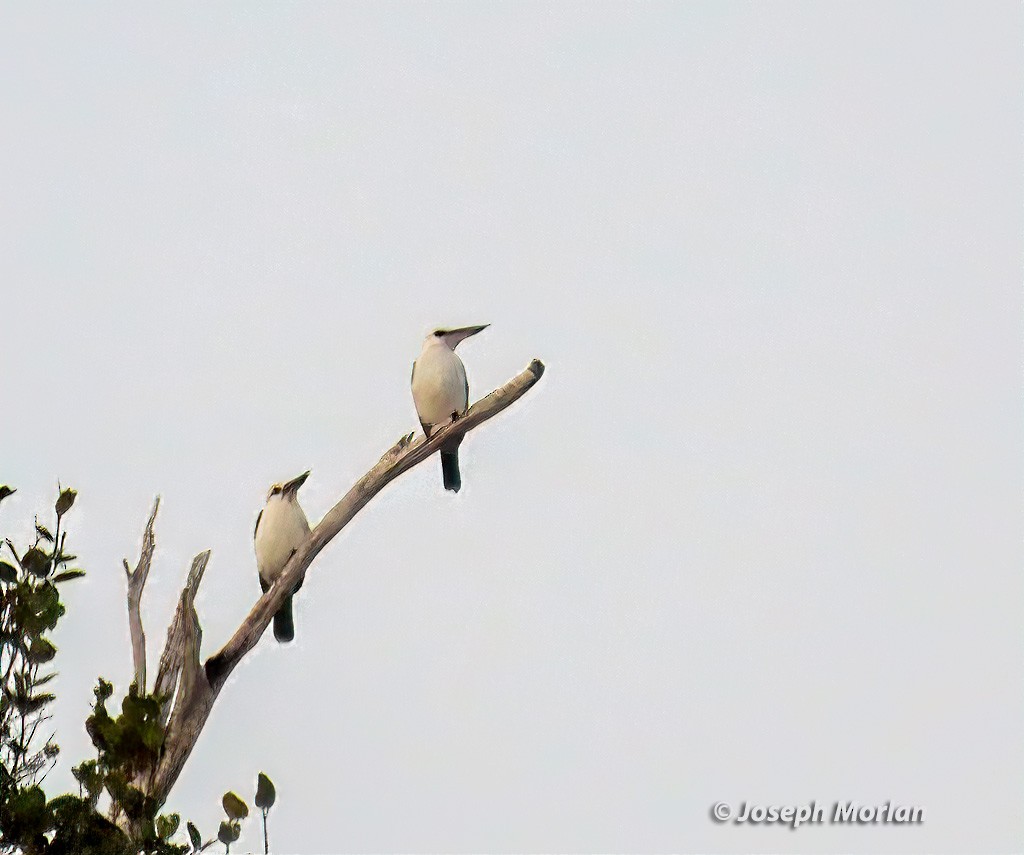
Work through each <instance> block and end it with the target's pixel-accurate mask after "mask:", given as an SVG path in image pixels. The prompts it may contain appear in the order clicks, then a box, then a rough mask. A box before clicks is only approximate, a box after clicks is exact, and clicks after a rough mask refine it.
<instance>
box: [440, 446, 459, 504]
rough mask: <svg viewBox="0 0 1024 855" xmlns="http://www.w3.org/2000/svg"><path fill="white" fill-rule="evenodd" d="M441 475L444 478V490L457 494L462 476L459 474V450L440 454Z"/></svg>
mask: <svg viewBox="0 0 1024 855" xmlns="http://www.w3.org/2000/svg"><path fill="white" fill-rule="evenodd" d="M441 474H442V475H443V476H444V488H445V489H446V490H451V491H452V492H453V493H458V492H459V488H461V487H462V476H461V475H460V474H459V450H458V449H455V451H442V452H441Z"/></svg>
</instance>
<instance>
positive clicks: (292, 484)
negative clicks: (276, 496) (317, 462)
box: [281, 469, 309, 496]
mask: <svg viewBox="0 0 1024 855" xmlns="http://www.w3.org/2000/svg"><path fill="white" fill-rule="evenodd" d="M308 477H309V470H308V469H307V470H306V471H305V472H303V473H302V474H301V475H300V476H299V477H298V478H292V480H291V481H289V482H288V483H287V484H285V485H284V486H283V487H282V488H281V492H282V493H284V494H285V495H286V496H287V495H289V494H291V493H294V492H295V491H296V490H298V489H299V487H301V486H302V485H303V484H305V483H306V479H307V478H308Z"/></svg>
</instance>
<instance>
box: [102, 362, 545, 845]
mask: <svg viewBox="0 0 1024 855" xmlns="http://www.w3.org/2000/svg"><path fill="white" fill-rule="evenodd" d="M543 373H544V365H543V364H542V363H541V362H540V361H539V360H536V359H535V360H534V361H533V362H531V363H530V365H529V366H528V367H527V368H526V370H524V371H523V372H522V373H520V374H519V375H517V376H516V377H514V378H513V379H512V380H510V381H509V382H508V383H506V384H505V385H504V386H502V387H501V388H499V389H496V390H495V391H493V392H491V394H489V395H488V396H487V397H485V398H483V399H482V400H480V401H478V402H477V403H476V404H474V405H473V406H472V407H471V408H470V409H469V411H468V412H466V414H465V415H463V416H462V417H461V418H459V419H458V420H457V421H455V422H454V423H452V424H451V425H449V426H447V427H445V428H443V429H442V430H440V431H438V432H437V433H435V434H434V435H433V436H432V437H431V438H430V439H426V438H425V437H423V436H420V437H418V438H414V437H415V433H410V434H407V435H406V436H403V437H402V438H401V439H400V440H398V442H396V443H395V445H394V446H392V447H391V448H390V449H389V450H388V451H387V452H386V453H385V454H384V456H383V457H381V459H380V460H379V461H378V462H377V464H376V465H375V466H373V468H372V469H370V471H369V472H367V473H366V474H365V475H364V476H363V477H362V478H360V479H359V480H358V481H357V482H356V483H355V484H354V485H353V487H352V488H351V489H350V490H349V491H348V492H347V493H346V494H345V495H344V496H343V497H342V498H341V499H340V500H339V501H338V503H337V504H336V505H335V506H334V507H333V508H331V510H330V511H328V512H327V515H326V516H324V518H323V519H322V520H321V521H320V522H319V523H318V524H317V525H316V527H315V528H313V530H312V531H311V532H310V535H309V537H308V538H307V539H306V542H305V543H304V544H303V545H302V546H301V547H300V548H299V549H298V550H297V551H296V552H295V554H294V555H293V556H292V557H291V560H290V561H289V562H288V564H287V566H286V567H285V569H284V571H283V572H282V573H281V575H280V577H278V579H277V580H276V581H275V582H274V584H273V585H272V586H271V587H270V589H269V590H268V591H267V592H266V593H265V594H263V596H262V597H260V598H259V600H257V601H256V604H255V605H254V606H253V607H252V610H251V611H250V612H249V614H248V616H247V617H246V618H245V620H243V621H242V623H241V625H240V626H239V627H238V629H236V630H235V632H234V634H233V635H232V636H231V638H230V639H229V640H228V642H227V644H225V645H224V646H223V647H222V648H221V649H220V650H219V651H218V652H217V653H215V654H214V655H213V656H211V657H210V658H209V659H207V660H206V663H205V665H204V664H202V663H200V657H199V650H200V642H201V640H202V634H203V633H202V629H201V627H200V625H199V616H198V615H197V614H196V610H195V597H196V592H197V591H198V589H199V583H200V582H201V581H202V577H203V572H204V571H205V570H206V565H207V562H208V561H209V559H210V552H209V551H206V552H202V553H200V554H199V555H197V556H196V557H195V559H194V560H193V562H192V568H191V569H190V570H189V574H188V577H187V579H186V581H185V587H184V588H183V590H182V592H181V596H180V598H179V600H178V607H177V610H176V611H175V614H174V618H173V619H172V621H171V625H170V627H169V628H168V630H167V640H166V641H165V643H164V649H163V652H162V654H161V656H160V664H159V667H158V669H157V675H156V680H155V681H154V685H153V692H154V693H155V694H158V695H161V696H163V697H165V698H166V700H165V702H164V704H163V707H162V709H161V722H162V723H164V724H165V726H166V733H165V737H164V746H163V750H162V751H161V753H160V758H159V759H158V760H157V761H156V763H155V764H154V766H153V767H152V768H151V769H149V770H148V771H147V773H145V774H143V775H141V776H140V777H139V778H138V779H137V781H136V783H137V784H138V786H139V788H140V789H141V790H142V791H143V792H144V793H145V794H146V795H149V796H152V797H153V798H154V799H155V800H156V803H157V804H158V805H161V806H162V805H163V804H164V802H166V800H167V796H168V794H169V793H170V791H171V788H172V787H173V786H174V784H175V782H176V781H177V780H178V776H179V775H180V774H181V770H182V769H183V768H184V766H185V762H186V761H187V760H188V757H189V754H191V752H192V749H193V748H194V747H195V744H196V741H197V740H198V739H199V734H200V733H202V730H203V727H204V726H205V724H206V720H207V719H208V718H209V716H210V712H211V711H212V710H213V705H214V703H215V702H216V700H217V696H218V695H219V694H220V691H221V689H222V688H224V683H225V681H226V680H227V678H228V675H230V674H231V672H232V671H233V670H234V669H235V667H236V666H237V665H238V663H239V662H241V660H242V658H243V657H244V656H245V655H246V654H247V653H248V652H249V651H250V650H252V649H253V647H255V646H256V642H258V641H259V639H260V637H261V636H262V635H263V632H264V631H265V630H266V628H267V626H268V624H269V623H270V621H271V619H272V618H273V616H274V613H275V612H277V610H278V609H279V608H280V607H281V605H282V604H283V602H284V600H285V598H286V597H287V596H288V594H289V593H290V592H291V591H292V590H293V589H294V588H295V585H296V584H297V583H298V582H299V580H300V579H302V578H304V576H305V574H306V571H307V569H308V568H309V566H310V564H311V563H312V562H313V559H314V558H316V556H317V555H318V554H319V553H320V550H322V549H323V548H324V547H325V546H326V545H327V544H328V543H330V542H331V540H333V539H334V537H335V536H337V534H338V533H339V532H340V531H341V530H342V529H343V528H344V527H345V526H346V525H348V523H349V522H351V520H352V518H353V517H354V516H355V515H356V514H357V513H359V511H360V510H361V509H362V508H363V507H364V506H365V505H366V504H367V503H368V502H369V501H370V500H371V499H372V498H373V497H374V496H376V495H377V494H378V493H379V492H380V491H381V490H382V489H384V487H386V486H387V485H388V484H389V483H391V481H393V480H394V479H395V478H397V477H398V476H399V475H401V474H402V473H404V472H407V471H408V470H409V469H412V467H413V466H416V465H417V464H419V463H422V462H423V461H424V460H426V459H427V458H428V457H430V456H431V455H433V454H434V452H436V451H437V450H438V449H439V448H440V447H441V445H442V444H444V442H445V441H446V440H448V439H450V438H452V437H454V436H461V435H463V434H466V433H468V432H469V431H471V430H473V429H474V428H476V427H479V426H480V425H481V424H483V423H484V422H485V421H487V420H488V419H490V418H492V417H493V416H496V415H497V414H498V413H500V412H501V411H502V410H504V409H505V408H506V407H508V406H510V405H511V404H513V403H515V402H516V401H517V400H519V398H521V397H522V396H523V395H525V394H526V392H527V391H529V390H530V388H531V387H532V386H533V385H534V384H535V383H536V382H537V381H538V380H539V379H540V377H541V375H542V374H543ZM158 506H159V499H158V500H157V502H156V504H154V506H153V512H152V514H151V515H150V517H149V521H148V523H147V525H146V530H145V533H144V535H143V547H142V555H141V557H140V559H139V564H138V565H137V567H136V570H135V571H134V572H132V571H131V570H130V569H129V567H128V563H127V562H125V572H126V573H127V575H128V614H129V625H130V628H131V638H132V660H133V664H134V676H135V682H136V683H137V684H138V688H139V691H140V692H145V691H146V690H147V688H146V639H145V634H144V633H143V630H142V617H141V602H142V590H143V587H144V586H145V584H146V578H147V576H148V573H149V565H150V562H151V560H152V556H153V549H154V544H155V539H154V535H153V524H154V521H155V518H156V512H157V508H158ZM120 821H121V822H122V823H123V822H124V821H123V817H122V818H121V820H120ZM123 827H124V828H125V830H126V831H128V832H129V833H131V829H130V828H128V827H127V825H123Z"/></svg>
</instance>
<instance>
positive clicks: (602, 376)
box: [0, 2, 1024, 853]
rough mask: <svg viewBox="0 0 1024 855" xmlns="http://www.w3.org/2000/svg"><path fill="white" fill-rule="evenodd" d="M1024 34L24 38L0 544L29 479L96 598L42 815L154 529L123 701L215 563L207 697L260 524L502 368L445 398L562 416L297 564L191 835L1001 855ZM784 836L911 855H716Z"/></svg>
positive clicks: (176, 29)
mask: <svg viewBox="0 0 1024 855" xmlns="http://www.w3.org/2000/svg"><path fill="white" fill-rule="evenodd" d="M1021 23H1022V22H1021V11H1020V7H1019V4H1016V3H1008V2H1007V3H987V4H973V3H972V4H968V3H961V4H950V3H946V4H938V3H909V4H908V3H904V4H893V3H885V4H883V3H874V4H864V3H827V4H826V3H820V4H815V3H771V4H761V3H750V4H745V3H731V4H729V3H706V4H685V5H684V4H678V3H677V4H610V3H588V4H579V5H576V4H559V5H550V6H544V5H539V4H487V5H484V4H468V3H467V4H459V3H448V4H429V5H428V4H411V3H402V4H341V3H325V4H315V3H303V4H274V5H271V4H261V5H243V4H239V3H231V4H227V3H225V4H176V5H175V6H174V7H173V8H172V7H169V6H163V7H161V6H154V5H152V4H149V5H146V6H138V5H129V4H100V3H95V4H87V5H81V4H80V5H72V4H51V5H39V4H32V5H29V4H17V5H15V4H6V5H4V7H3V9H2V26H0V73H2V76H3V79H4V81H5V85H4V86H3V88H2V90H0V107H2V116H3V130H2V131H0V186H2V188H3V191H2V194H0V218H2V228H0V264H2V283H3V284H2V286H0V287H2V293H3V299H2V302H0V316H2V319H3V321H2V323H3V327H2V329H3V333H2V336H3V337H2V342H3V358H2V362H0V391H2V394H3V400H4V405H5V412H6V415H5V417H4V418H3V419H2V420H0V481H5V482H8V483H11V484H13V485H15V486H17V487H18V488H19V492H18V493H17V495H16V496H15V497H14V498H13V499H12V500H10V501H8V502H5V503H4V506H3V510H2V515H0V526H2V527H3V530H4V531H5V532H7V533H10V534H14V535H21V536H27V534H28V530H29V528H30V526H31V515H32V513H33V512H34V511H37V510H42V509H45V508H47V507H48V506H49V505H50V503H51V501H52V499H53V498H54V496H55V486H56V481H57V479H58V478H60V479H61V481H62V483H64V484H70V485H73V486H75V487H77V488H78V489H79V491H80V493H81V495H80V499H79V502H78V504H77V505H76V507H75V510H74V513H73V516H72V517H71V518H70V523H71V525H72V528H73V534H72V537H73V540H74V543H75V546H76V547H77V549H76V551H77V552H78V554H79V555H80V556H81V565H82V566H83V567H85V568H86V569H87V570H88V572H89V576H88V578H87V579H86V580H84V581H82V582H78V583H75V586H74V587H73V588H69V589H68V600H69V606H70V611H69V615H68V617H67V618H66V619H65V621H64V624H63V625H62V627H61V630H60V633H59V636H58V639H57V640H58V642H59V644H60V647H61V675H60V678H59V681H58V682H57V688H58V691H59V698H60V700H59V705H58V708H57V711H56V725H57V727H58V730H59V734H60V742H61V744H62V746H63V747H64V752H65V753H64V762H63V763H62V765H61V767H60V769H59V771H58V772H56V773H54V775H53V776H52V777H51V778H50V780H49V784H50V785H51V787H52V788H58V787H69V786H70V785H71V777H70V772H69V770H70V766H71V765H72V764H73V763H74V762H78V761H79V760H81V759H83V758H84V757H85V756H86V755H87V754H88V753H89V744H88V740H87V737H86V735H85V733H84V729H83V727H82V722H83V720H84V718H85V715H86V712H87V708H88V703H89V701H90V700H91V695H90V689H91V686H92V685H94V683H95V680H96V677H97V675H100V674H102V675H104V676H106V677H109V678H112V679H114V680H115V682H116V683H117V685H118V687H119V690H123V688H124V687H125V684H126V681H127V680H128V678H129V671H130V656H129V650H128V645H127V632H128V630H127V620H126V616H125V609H124V602H123V599H124V578H123V572H122V570H121V566H120V562H121V558H122V557H125V556H127V557H129V558H130V559H132V560H133V561H134V559H135V557H136V556H137V554H138V547H139V540H140V534H141V531H142V527H143V523H144V521H145V518H146V515H147V512H148V510H149V507H150V504H151V502H152V499H153V496H154V495H155V494H157V493H159V494H160V495H161V496H162V497H163V500H164V504H163V508H162V511H161V515H160V518H159V523H158V527H157V537H158V552H157V558H156V561H155V565H154V570H153V574H152V576H151V578H150V583H149V587H148V589H147V600H146V603H145V612H144V614H145V618H146V620H147V625H148V632H149V638H150V655H151V659H155V656H156V655H157V652H158V645H159V644H160V643H162V640H163V635H164V631H165V627H166V620H167V618H168V616H169V614H170V612H171V610H172V608H173V604H174V600H175V597H176V595H177V591H178V589H179V586H180V584H181V581H182V579H183V577H184V574H185V571H186V569H187V566H188V562H189V560H190V558H191V557H192V555H194V554H195V553H196V552H198V551H200V550H202V549H205V548H212V550H213V558H212V562H211V564H210V567H209V570H208V572H207V577H206V581H205V582H204V586H203V590H202V593H201V595H200V598H199V604H198V608H199V614H200V618H201V620H202V623H203V627H204V631H205V635H204V652H205V653H209V652H212V651H213V650H215V649H217V648H218V647H219V646H220V645H221V644H222V643H223V642H224V641H225V640H226V638H227V637H228V635H229V634H230V632H231V631H232V629H233V628H234V627H235V625H237V623H238V622H239V621H240V620H241V619H242V617H243V616H244V615H245V614H246V612H247V611H248V609H249V608H250V606H251V605H252V603H253V601H254V600H255V598H256V597H257V596H258V594H259V586H258V583H257V577H256V569H255V564H254V558H253V554H252V528H253V523H254V520H255V517H256V513H257V511H258V510H259V508H260V505H261V502H262V499H263V496H264V494H265V491H266V489H267V486H268V485H269V484H270V483H272V482H273V481H276V480H281V479H284V478H288V477H291V476H293V475H295V474H297V473H298V472H301V471H302V470H303V469H305V468H311V469H312V470H313V475H312V477H311V478H310V480H309V482H308V483H307V485H306V486H305V487H304V488H303V491H302V499H303V502H304V505H305V507H306V510H307V512H308V513H309V515H310V517H311V518H313V519H318V518H319V516H320V515H321V514H322V513H323V512H325V511H326V510H327V509H328V508H329V507H330V506H331V505H332V504H333V502H334V501H335V500H336V499H337V498H338V497H339V496H340V495H341V494H342V493H343V492H344V491H345V490H346V489H347V488H348V487H349V486H350V484H351V483H352V481H353V480H354V479H355V478H356V477H358V476H359V475H360V474H362V472H363V471H365V470H366V469H367V468H368V467H369V466H370V465H372V464H373V463H374V462H375V461H376V460H377V458H378V456H379V455H380V453H381V452H382V451H383V450H384V449H385V448H387V447H388V446H389V445H390V444H391V442H393V441H394V440H395V439H396V438H397V437H398V436H399V435H400V434H401V433H403V432H405V431H408V430H411V429H412V428H413V427H415V425H416V420H415V414H414V410H413V407H412V402H411V397H410V394H409V388H408V381H409V368H410V365H411V363H412V360H413V359H414V357H415V356H416V354H417V352H418V350H419V346H420V341H421V338H422V336H423V335H424V334H425V333H426V332H427V331H428V330H429V329H431V328H433V327H435V326H437V325H461V324H470V323H484V322H489V323H491V324H492V327H491V328H490V329H488V330H487V331H486V332H485V333H483V334H482V335H480V336H478V337H477V338H475V339H473V340H471V341H470V342H468V343H467V344H466V345H464V346H463V348H461V350H462V354H463V358H464V360H465V361H466V364H467V366H468V371H469V377H470V383H471V388H472V392H473V393H474V397H475V396H478V395H479V394H482V393H484V392H486V391H488V390H490V389H491V388H493V387H494V386H496V385H498V384H500V383H502V382H504V381H505V380H507V379H508V378H509V377H511V376H512V375H513V374H515V373H516V372H518V371H519V370H521V369H522V368H523V367H524V366H525V365H526V364H527V362H528V361H529V360H530V359H531V358H533V357H539V358H541V359H543V360H544V361H545V362H546V363H547V365H548V368H549V370H548V373H547V374H546V375H545V377H544V379H543V381H542V382H541V384H540V385H539V386H538V387H537V388H536V389H535V390H534V391H533V392H532V393H531V394H530V395H529V396H528V397H527V398H526V399H524V400H523V401H522V402H521V403H520V404H518V405H517V406H516V407H515V408H513V409H511V410H509V411H508V412H507V413H505V414H503V415H502V416H501V417H500V418H499V419H498V420H497V421H496V422H492V423H491V424H489V425H488V426H487V427H486V428H485V429H482V430H480V431H479V432H477V433H474V434H473V435H471V436H470V438H469V439H468V440H467V442H466V443H465V445H464V446H463V477H464V483H465V487H464V489H463V491H462V493H460V494H459V495H458V496H453V495H450V494H445V493H444V492H443V490H442V489H441V484H440V480H441V479H440V471H439V464H438V463H437V461H430V462H429V463H428V464H425V465H424V466H422V467H421V468H419V469H417V470H415V471H414V472H413V473H411V474H409V475H407V476H405V477H403V478H402V479H401V480H399V481H398V482H397V483H395V484H393V485H392V486H391V487H390V488H389V489H388V490H387V491H386V493H385V494H384V495H382V496H380V497H379V498H378V499H376V500H375V501H374V502H373V503H372V504H371V505H370V506H369V507H368V508H367V509H366V510H365V511H364V512H363V513H362V514H360V516H359V517H358V518H357V519H356V520H355V522H354V523H353V524H352V525H351V526H350V527H349V528H348V529H346V530H345V532H344V533H343V535H342V536H341V537H340V538H338V540H336V541H335V542H334V543H333V544H332V545H331V546H330V547H329V548H328V549H327V550H326V551H325V552H324V553H323V554H322V555H321V557H320V558H319V559H318V561H317V562H316V564H315V565H314V567H313V569H312V570H311V572H310V575H309V577H308V578H307V581H306V583H305V586H304V587H303V589H302V591H301V593H300V595H299V597H298V600H297V614H296V625H297V641H296V643H295V644H293V645H291V646H290V647H280V646H277V645H276V644H275V643H274V641H273V639H272V638H271V637H270V634H269V633H268V634H267V637H265V638H264V639H263V640H262V641H261V643H260V645H259V647H258V649H257V650H256V651H255V653H254V654H253V655H252V656H251V657H250V658H249V659H248V660H247V661H246V662H245V663H244V666H243V667H241V668H240V669H239V670H238V672H237V674H236V675H235V677H234V678H233V679H232V681H231V682H230V684H229V685H228V687H227V688H226V689H225V691H224V693H223V694H222V695H221V699H220V701H219V703H218V705H217V707H216V709H215V711H214V714H213V717H212V719H211V721H210V723H209V726H208V727H207V729H206V731H205V733H204V734H203V736H202V739H201V741H200V742H199V745H198V747H197V749H196V751H195V753H194V755H193V757H192V758H191V760H190V761H189V764H188V766H187V768H186V770H185V772H184V774H183V776H182V778H181V780H180V783H179V785H178V787H177V788H176V789H175V791H174V793H173V795H172V799H171V803H170V805H169V807H170V808H172V809H175V810H179V811H181V813H182V814H183V816H184V817H186V818H189V819H192V820H193V821H195V822H196V823H197V824H198V825H199V826H200V828H202V829H203V830H204V831H206V832H207V833H208V834H210V833H213V832H214V831H215V829H216V824H217V822H218V821H219V815H220V807H219V799H220V795H221V794H222V793H223V792H224V791H225V790H227V789H229V788H230V789H236V790H237V791H238V792H239V793H240V794H241V795H243V796H244V797H245V798H247V799H251V795H252V790H253V787H254V783H255V777H256V773H257V771H259V770H265V771H266V772H267V773H269V774H270V775H271V777H272V778H273V779H274V781H275V782H276V783H277V785H278V789H279V792H280V799H279V803H278V806H277V807H276V808H275V809H274V812H273V815H272V820H271V832H272V839H273V841H274V843H275V846H276V848H278V849H279V850H280V851H295V852H302V853H313V852H327V851H363V852H390V851H415V852H421V851H453V852H467V851H487V852H509V851H642V852H654V851H694V850H703V851H716V852H717V851H720V852H741V851H752V850H753V851H763V852H772V851H793V852H823V851H837V850H843V851H850V852H865V853H867V852H872V853H873V852H892V851H908V852H909V851H914V852H923V851H931V852H963V851H989V852H996V851H1011V850H1018V851H1019V848H1020V841H1021V840H1022V839H1024V807H1022V805H1024V740H1022V739H1021V722H1022V721H1024V675H1022V669H1021V649H1022V646H1021V644H1022V641H1024V639H1022V633H1021V629H1020V627H1021V617H1022V614H1021V612H1022V606H1024V580H1022V575H1021V568H1022V554H1021V553H1022V539H1021V512H1022V510H1024V508H1022V495H1024V492H1022V476H1024V467H1022V454H1021V451H1022V448H1021V440H1022V437H1024V430H1022V429H1024V424H1022V421H1024V418H1022V414H1024V409H1022V406H1021V405H1022V401H1021V382H1020V366H1021V364H1022V357H1024V354H1022V347H1021V343H1022V339H1021V305H1020V303H1021V300H1020V297H1021V294H1020V270H1021V265H1020V261H1021V259H1020V239H1021V227H1022V223H1021V201H1022V194H1021V175H1022V171H1021V167H1022V163H1021V152H1020V145H1021V143H1020V141H1021V134H1022V130H1024V122H1022V109H1021V100H1020V91H1021V83H1022V73H1021V71H1022V70H1021V55H1020V54H1021V49H1020V42H1021V32H1022V28H1021ZM55 328H59V329H61V331H62V332H61V334H60V338H59V342H58V341H56V340H54V339H53V338H52V332H51V331H52V330H53V329H55ZM58 389H59V390H60V393H61V400H60V403H59V405H58V406H55V405H54V391H55V390H58ZM54 791H56V790H55V789H54ZM810 799H818V800H819V801H827V802H829V803H831V802H832V801H835V800H837V799H839V800H849V799H853V800H859V801H862V802H868V803H878V802H884V801H886V800H889V799H892V800H895V801H898V802H901V803H907V804H914V805H921V806H923V807H924V808H925V809H926V811H927V814H926V816H927V818H926V821H925V823H924V824H923V825H922V826H920V827H913V828H895V827H841V826H820V827H810V828H803V829H801V830H799V831H797V832H792V831H789V830H787V829H785V828H779V827H767V828H765V827H762V828H756V827H755V828H748V827H737V826H732V825H727V826H717V825H715V824H713V823H712V822H711V821H710V819H709V817H708V811H709V808H710V806H711V805H712V803H714V802H716V801H719V800H725V801H728V802H731V803H733V804H738V803H739V802H741V801H743V800H750V801H757V802H761V803H768V804H785V803H801V802H804V801H807V800H810ZM260 845H261V841H260V840H259V834H258V824H257V823H256V822H255V821H250V822H249V823H248V824H247V825H246V827H245V831H244V836H243V840H242V843H241V845H240V847H239V848H240V851H247V850H250V849H252V850H255V849H257V848H259V847H260Z"/></svg>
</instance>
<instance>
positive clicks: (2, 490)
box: [0, 484, 18, 502]
mask: <svg viewBox="0 0 1024 855" xmlns="http://www.w3.org/2000/svg"><path fill="white" fill-rule="evenodd" d="M16 492H18V491H17V490H15V489H14V488H13V487H8V486H7V485H6V484H4V485H3V486H0V502H2V501H3V500H4V499H6V498H7V497H8V496H10V495H12V494H13V493H16Z"/></svg>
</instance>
